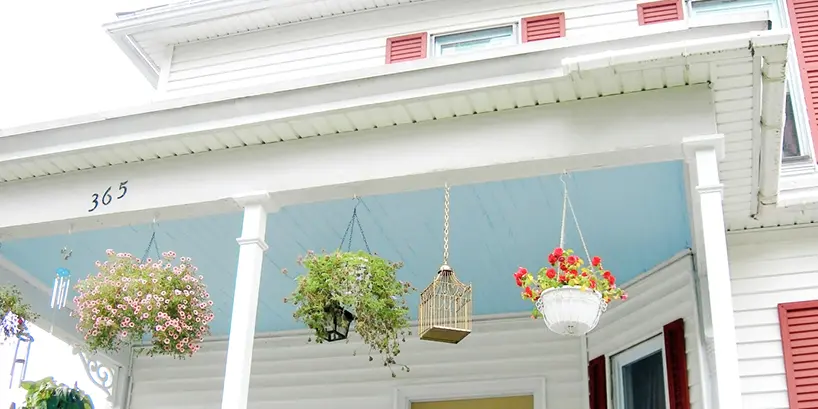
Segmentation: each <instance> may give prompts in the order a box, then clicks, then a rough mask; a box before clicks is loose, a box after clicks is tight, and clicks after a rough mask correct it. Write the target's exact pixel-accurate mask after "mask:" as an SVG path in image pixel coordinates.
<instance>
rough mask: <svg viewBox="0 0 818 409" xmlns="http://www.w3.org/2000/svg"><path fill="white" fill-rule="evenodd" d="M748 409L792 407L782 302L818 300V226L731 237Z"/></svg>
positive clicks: (740, 361)
mask: <svg viewBox="0 0 818 409" xmlns="http://www.w3.org/2000/svg"><path fill="white" fill-rule="evenodd" d="M728 243H729V252H730V274H731V275H732V290H733V309H734V310H735V318H736V338H737V341H738V357H739V375H740V376H741V392H742V398H743V405H742V407H743V408H744V409H783V408H789V403H788V401H787V381H786V377H785V373H784V358H783V355H782V354H783V352H782V351H783V350H782V346H781V332H780V328H779V325H778V304H780V303H786V302H796V301H807V300H815V299H818V227H796V228H789V229H773V230H756V231H747V232H741V233H733V234H730V235H729V236H728Z"/></svg>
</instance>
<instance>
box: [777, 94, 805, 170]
mask: <svg viewBox="0 0 818 409" xmlns="http://www.w3.org/2000/svg"><path fill="white" fill-rule="evenodd" d="M793 111H794V110H793V108H792V98H791V97H790V93H789V92H787V104H786V106H785V109H784V131H783V132H784V135H783V138H782V139H783V141H782V143H781V149H782V153H783V156H784V157H785V158H788V157H793V156H800V155H801V148H800V147H799V146H798V131H797V130H796V129H795V115H794V114H793Z"/></svg>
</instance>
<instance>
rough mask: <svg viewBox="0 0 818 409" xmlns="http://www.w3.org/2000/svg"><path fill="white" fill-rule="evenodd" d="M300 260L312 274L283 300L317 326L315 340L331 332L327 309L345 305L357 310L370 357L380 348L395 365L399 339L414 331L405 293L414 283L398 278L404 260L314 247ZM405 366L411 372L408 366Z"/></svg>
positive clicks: (302, 278) (357, 326)
mask: <svg viewBox="0 0 818 409" xmlns="http://www.w3.org/2000/svg"><path fill="white" fill-rule="evenodd" d="M299 264H300V265H302V266H304V267H305V268H306V270H307V273H306V274H305V275H302V276H299V277H298V278H297V281H298V286H297V288H296V290H295V291H294V292H293V294H292V296H291V298H290V299H289V300H288V299H285V300H284V302H291V303H292V304H294V305H295V306H296V311H295V313H294V314H293V317H294V318H295V319H296V320H299V321H301V322H304V323H305V324H307V326H308V327H309V328H311V329H312V330H314V331H315V337H316V339H315V341H316V342H319V343H320V342H323V338H324V337H326V336H327V331H326V329H325V327H324V323H325V322H326V319H327V315H326V312H325V308H326V307H327V306H330V305H341V306H343V307H344V308H345V309H347V310H348V311H350V312H352V313H353V314H355V317H356V319H355V321H354V323H355V331H356V332H357V333H358V334H359V335H360V336H361V338H362V339H363V341H364V343H365V344H367V345H369V347H370V350H369V353H370V354H369V360H370V361H372V360H373V358H372V352H373V351H377V352H378V353H380V354H381V357H382V358H383V365H384V366H387V367H389V368H390V370H391V365H393V364H396V362H395V357H396V356H397V355H398V354H400V342H405V341H406V338H405V337H406V335H411V332H410V331H409V330H408V325H409V307H408V306H407V305H406V299H405V295H406V294H407V293H409V292H410V291H413V290H414V288H413V287H412V285H411V284H410V283H408V282H404V281H400V280H398V278H397V275H396V272H397V271H398V269H400V268H401V267H402V266H403V264H402V263H393V262H390V261H388V260H385V259H383V258H381V257H378V256H377V255H372V254H369V253H366V252H363V251H358V252H341V251H335V252H333V253H331V254H320V255H319V254H315V253H314V252H312V251H310V252H308V253H307V256H306V257H304V258H303V259H301V260H299ZM284 273H285V274H286V271H284ZM402 369H403V370H405V371H408V368H407V367H406V366H402ZM392 376H393V377H394V376H395V373H394V371H392Z"/></svg>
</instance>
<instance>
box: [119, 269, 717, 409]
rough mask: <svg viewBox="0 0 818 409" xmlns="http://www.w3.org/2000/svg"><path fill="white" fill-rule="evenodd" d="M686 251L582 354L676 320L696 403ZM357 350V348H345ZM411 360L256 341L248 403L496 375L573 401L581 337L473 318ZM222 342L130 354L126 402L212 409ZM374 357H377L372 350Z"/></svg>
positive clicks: (307, 403)
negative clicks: (460, 333) (383, 362)
mask: <svg viewBox="0 0 818 409" xmlns="http://www.w3.org/2000/svg"><path fill="white" fill-rule="evenodd" d="M690 270H691V257H689V256H688V257H685V258H683V259H681V260H679V261H677V262H676V263H673V264H672V265H671V266H670V267H668V268H666V269H664V270H662V271H660V272H657V273H655V274H653V275H651V276H649V277H647V278H646V279H645V280H643V281H641V282H639V283H638V284H636V285H634V286H633V287H632V288H630V289H629V292H630V295H631V298H630V299H629V300H628V301H627V302H626V303H623V304H621V305H619V306H617V307H615V308H613V309H612V310H611V311H609V312H607V313H606V314H605V316H604V318H603V321H602V323H601V324H600V326H599V328H598V329H596V330H595V331H594V332H593V333H592V334H591V335H590V336H589V348H590V350H589V352H590V354H591V356H595V355H599V354H602V353H607V352H610V351H611V348H622V347H624V346H626V345H628V344H630V343H633V342H634V341H637V340H638V339H640V338H642V337H644V336H645V335H650V334H652V333H656V334H658V333H660V332H661V331H662V327H663V326H664V325H665V324H667V323H669V322H672V321H673V320H675V319H678V318H684V319H685V332H686V337H685V338H686V341H685V342H686V345H687V356H688V372H689V380H690V393H691V401H692V403H693V405H692V408H694V409H695V408H700V407H701V403H700V402H701V392H700V391H699V389H700V387H699V385H700V379H701V378H700V376H698V371H699V365H698V355H697V354H698V342H697V341H696V328H697V325H696V324H695V321H694V318H693V316H694V307H693V305H694V302H695V301H694V300H695V298H694V296H693V292H692V289H691V287H690ZM356 348H358V349H359V351H358V352H359V356H353V355H352V352H353V351H354V350H355V349H356ZM401 350H402V352H401V354H400V356H399V357H398V358H399V359H398V361H399V362H401V363H405V364H407V365H409V366H410V369H411V370H410V372H409V373H405V372H400V371H399V370H397V373H398V377H397V378H396V379H392V378H391V376H390V374H389V371H388V370H387V369H386V368H384V367H383V366H380V365H378V364H377V363H376V362H369V361H368V360H367V359H366V356H365V354H366V349H365V348H363V347H362V346H361V345H360V344H359V343H357V342H356V341H353V342H350V343H349V344H345V343H343V342H340V343H335V344H323V345H315V344H306V336H281V337H275V338H265V339H257V340H256V345H255V351H254V354H253V369H252V375H251V379H250V405H249V407H250V408H251V409H262V408H263V409H276V408H296V407H297V408H298V409H325V408H330V407H331V408H335V409H389V408H392V407H393V402H394V401H393V399H394V391H395V388H396V387H400V386H401V385H410V384H414V385H417V384H432V383H438V382H468V381H470V380H490V379H498V378H538V377H541V378H545V380H546V406H547V407H548V408H554V409H562V408H565V409H570V408H582V407H583V405H584V403H586V402H587V400H588V396H587V395H586V394H585V393H586V392H585V389H584V388H583V385H582V382H583V376H584V373H585V372H586V371H587V368H586V364H585V360H584V358H583V357H582V356H581V348H580V340H579V339H578V338H573V337H560V336H557V335H554V334H552V333H550V332H549V331H548V330H547V329H546V327H545V324H544V323H543V322H542V321H541V320H537V321H534V320H531V319H529V318H518V319H506V320H493V321H478V322H475V324H474V329H473V332H472V334H471V335H469V336H468V337H466V339H464V340H463V341H462V342H461V343H459V344H457V345H450V344H440V343H433V342H425V341H420V340H418V339H417V338H416V335H415V336H412V337H411V339H408V340H407V342H406V343H405V344H404V345H403V346H402V348H401ZM225 357H226V343H225V342H213V343H207V344H205V346H204V348H203V349H202V350H201V351H200V352H199V354H198V355H197V356H196V357H194V358H192V359H188V360H185V361H174V360H172V359H168V358H146V357H141V358H138V359H137V360H136V362H135V364H134V371H133V392H132V398H131V407H130V409H217V408H220V406H221V395H222V383H223V380H224V362H225ZM376 359H377V358H376Z"/></svg>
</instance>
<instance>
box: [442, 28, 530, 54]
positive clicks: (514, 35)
mask: <svg viewBox="0 0 818 409" xmlns="http://www.w3.org/2000/svg"><path fill="white" fill-rule="evenodd" d="M505 27H511V38H513V39H514V43H513V44H509V45H510V46H511V45H519V44H520V43H521V42H522V38H521V36H520V23H519V22H518V21H509V22H506V23H500V24H493V25H490V26H482V27H479V28H468V29H464V30H457V31H447V32H442V33H435V34H432V35H430V36H429V49H430V50H432V57H434V58H439V57H446V56H444V55H442V54H441V51H442V45H440V46H439V45H438V44H437V40H438V39H439V38H440V37H446V36H450V35H457V34H467V33H475V32H479V31H486V30H492V29H495V28H505ZM489 49H490V48H489ZM479 51H482V50H475V52H479ZM466 53H469V51H467V52H464V53H463V54H466ZM454 55H462V54H460V53H456V54H454Z"/></svg>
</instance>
